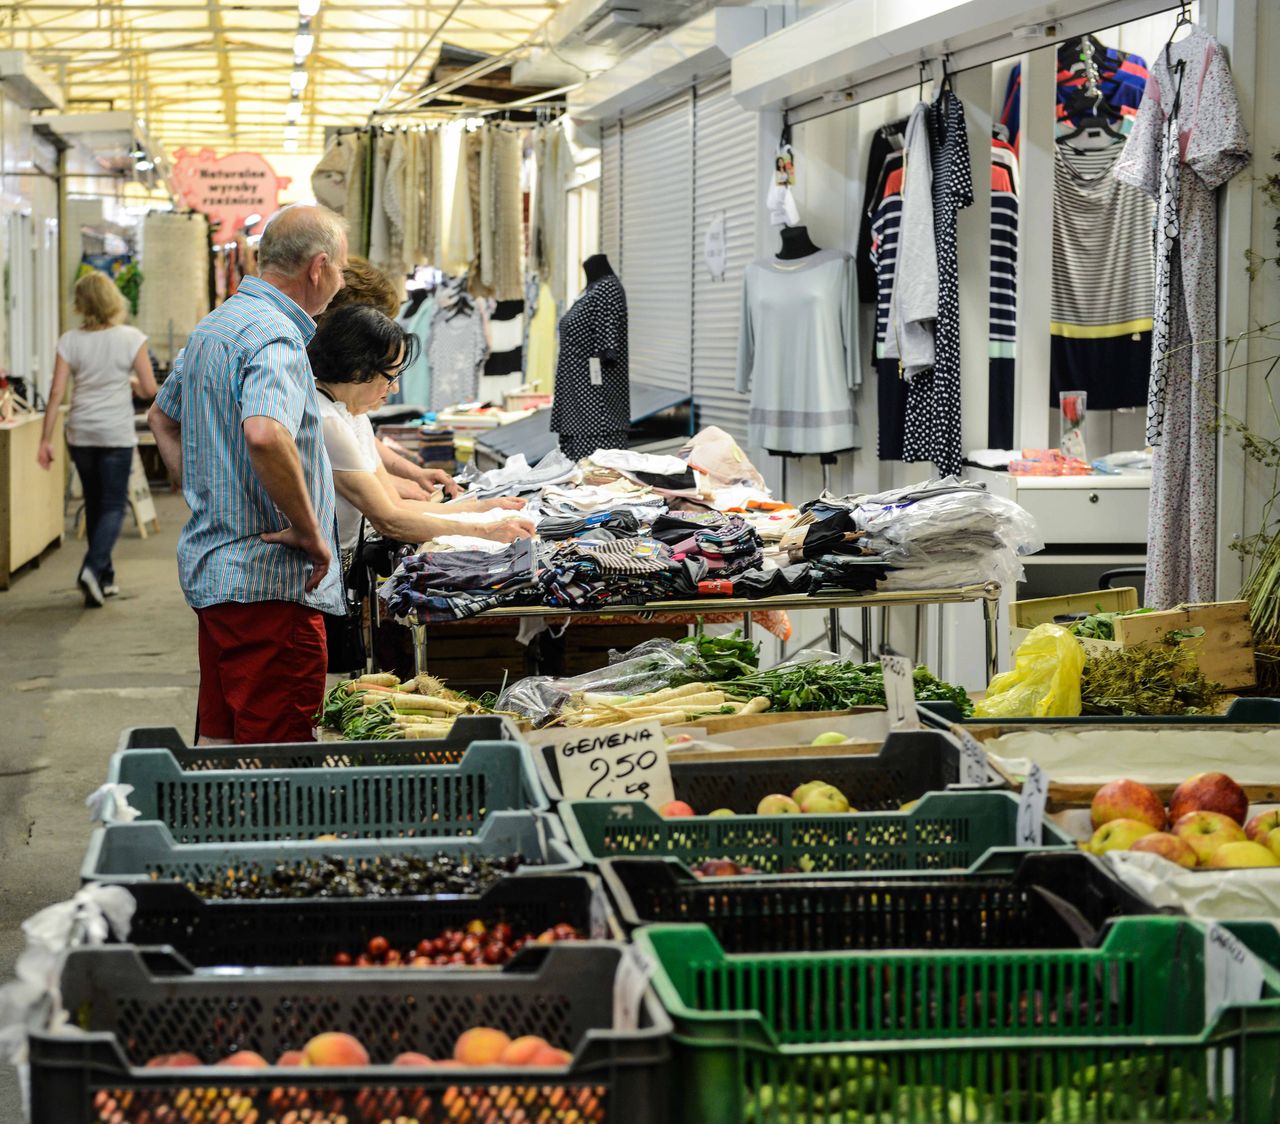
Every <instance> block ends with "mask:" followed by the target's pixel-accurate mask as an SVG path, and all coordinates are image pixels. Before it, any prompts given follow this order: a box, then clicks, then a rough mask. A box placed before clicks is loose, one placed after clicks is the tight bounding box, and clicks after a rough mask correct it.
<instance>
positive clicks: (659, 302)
mask: <svg viewBox="0 0 1280 1124" xmlns="http://www.w3.org/2000/svg"><path fill="white" fill-rule="evenodd" d="M691 111H692V96H691V95H690V94H683V95H681V96H680V97H678V98H674V99H672V100H670V101H667V102H664V103H663V104H662V105H659V106H657V107H656V108H655V109H653V110H651V111H649V112H647V113H645V114H643V115H641V116H639V117H636V118H634V119H632V118H627V119H624V121H623V124H622V145H623V149H624V157H625V158H624V161H623V164H624V166H625V170H624V172H623V175H622V177H621V179H622V193H621V195H622V267H621V268H620V269H619V270H618V274H619V276H620V277H621V278H622V284H623V286H624V288H625V289H626V291H627V309H628V312H629V314H630V343H631V378H632V381H634V382H638V383H647V384H649V385H652V386H660V387H664V388H666V389H669V390H684V391H688V390H689V388H690V377H689V371H690V366H691V350H692V348H691V339H690V335H691V324H692V304H693V277H692V272H691V270H690V268H689V265H690V262H691V260H692V241H693V232H692V229H691V224H690V221H689V217H690V215H692V214H693V184H692V180H693V177H692V176H691V175H690V174H689V169H690V168H691V167H692V165H693V122H692V119H691V118H692V112H691ZM606 194H612V190H611V189H609V188H606Z"/></svg>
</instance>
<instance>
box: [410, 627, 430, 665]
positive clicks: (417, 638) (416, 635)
mask: <svg viewBox="0 0 1280 1124" xmlns="http://www.w3.org/2000/svg"><path fill="white" fill-rule="evenodd" d="M412 632H413V668H414V671H416V672H417V673H418V674H419V675H426V674H427V627H426V625H422V624H415V625H414V626H413V628H412Z"/></svg>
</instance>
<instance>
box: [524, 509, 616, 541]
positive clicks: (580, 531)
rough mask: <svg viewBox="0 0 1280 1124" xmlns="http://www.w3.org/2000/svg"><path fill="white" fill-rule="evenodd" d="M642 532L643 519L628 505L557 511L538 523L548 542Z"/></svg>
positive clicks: (607, 537) (598, 539)
mask: <svg viewBox="0 0 1280 1124" xmlns="http://www.w3.org/2000/svg"><path fill="white" fill-rule="evenodd" d="M639 534H640V520H638V519H637V518H636V517H635V515H633V514H632V513H631V512H630V511H627V510H626V509H620V510H618V511H597V512H595V513H594V514H592V515H583V516H572V515H553V516H548V517H546V518H544V519H543V520H542V521H541V522H540V523H539V524H538V536H539V537H540V538H542V539H544V540H546V541H548V542H561V541H563V540H564V539H575V538H579V537H581V536H583V535H586V536H588V537H589V538H592V539H596V540H597V541H603V542H609V541H612V540H613V539H626V538H635V537H636V536H638V535H639Z"/></svg>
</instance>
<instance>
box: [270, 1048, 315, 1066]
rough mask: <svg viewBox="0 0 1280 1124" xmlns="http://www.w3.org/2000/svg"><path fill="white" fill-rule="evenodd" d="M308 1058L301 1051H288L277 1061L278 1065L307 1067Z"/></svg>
mask: <svg viewBox="0 0 1280 1124" xmlns="http://www.w3.org/2000/svg"><path fill="white" fill-rule="evenodd" d="M306 1064H307V1057H306V1055H305V1054H304V1053H303V1052H302V1051H301V1050H286V1051H285V1052H284V1053H283V1054H281V1055H280V1057H279V1058H277V1059H276V1065H283V1066H291V1065H306Z"/></svg>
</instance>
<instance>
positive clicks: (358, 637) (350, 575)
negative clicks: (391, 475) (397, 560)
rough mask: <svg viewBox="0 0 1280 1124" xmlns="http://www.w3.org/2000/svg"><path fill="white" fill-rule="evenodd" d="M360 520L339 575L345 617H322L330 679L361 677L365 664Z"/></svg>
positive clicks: (366, 580)
mask: <svg viewBox="0 0 1280 1124" xmlns="http://www.w3.org/2000/svg"><path fill="white" fill-rule="evenodd" d="M363 548H364V517H363V516H361V519H360V534H359V535H358V536H357V538H356V548H355V550H353V551H352V552H351V561H350V562H349V563H348V564H347V566H346V568H345V569H344V570H343V572H342V599H343V602H344V603H345V605H346V607H347V611H346V612H345V613H325V614H324V631H325V640H326V643H327V645H328V649H329V662H328V669H329V674H331V675H362V674H363V673H364V671H365V668H366V666H367V665H368V661H369V649H368V645H367V643H366V641H365V632H364V596H365V594H366V593H368V591H369V571H368V570H367V569H366V568H365V565H364V562H363V557H362V556H363V553H364V550H363Z"/></svg>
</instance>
